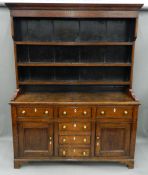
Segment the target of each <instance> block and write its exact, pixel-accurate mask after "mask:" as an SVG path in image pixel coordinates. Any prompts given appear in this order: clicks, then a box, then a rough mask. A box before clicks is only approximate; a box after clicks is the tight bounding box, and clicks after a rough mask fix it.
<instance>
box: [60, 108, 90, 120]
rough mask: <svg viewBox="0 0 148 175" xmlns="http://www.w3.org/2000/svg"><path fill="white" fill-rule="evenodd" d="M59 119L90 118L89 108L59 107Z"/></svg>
mask: <svg viewBox="0 0 148 175" xmlns="http://www.w3.org/2000/svg"><path fill="white" fill-rule="evenodd" d="M59 117H60V118H68V117H70V118H71V117H79V118H83V117H84V118H90V117H91V108H90V107H60V108H59Z"/></svg>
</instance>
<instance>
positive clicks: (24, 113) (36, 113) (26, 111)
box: [17, 106, 53, 118]
mask: <svg viewBox="0 0 148 175" xmlns="http://www.w3.org/2000/svg"><path fill="white" fill-rule="evenodd" d="M17 115H18V117H44V116H45V117H50V118H52V117H53V109H52V108H49V107H36V106H34V107H18V108H17Z"/></svg>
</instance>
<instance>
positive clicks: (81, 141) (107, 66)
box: [6, 3, 142, 168]
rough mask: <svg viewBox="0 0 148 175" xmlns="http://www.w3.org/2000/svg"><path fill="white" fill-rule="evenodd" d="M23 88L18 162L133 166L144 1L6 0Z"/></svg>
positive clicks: (16, 134)
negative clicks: (40, 0)
mask: <svg viewBox="0 0 148 175" xmlns="http://www.w3.org/2000/svg"><path fill="white" fill-rule="evenodd" d="M6 5H7V6H8V8H9V9H10V14H11V22H12V38H13V42H14V57H15V67H16V85H17V90H16V93H15V96H14V98H13V99H12V100H11V102H10V104H11V109H12V126H13V144H14V167H15V168H19V167H20V166H21V165H22V164H23V163H26V162H30V161H96V162H100V161H101V162H102V161H103V162H104V161H105V162H118V163H122V164H125V165H127V166H128V167H129V168H133V167H134V152H135V141H136V127H137V113H138V107H139V101H138V100H137V99H136V98H135V95H134V93H133V91H132V80H133V64H134V49H135V41H136V38H137V25H138V11H139V10H140V8H141V7H142V4H26V3H22V4H21V3H14V4H13V3H8V4H6Z"/></svg>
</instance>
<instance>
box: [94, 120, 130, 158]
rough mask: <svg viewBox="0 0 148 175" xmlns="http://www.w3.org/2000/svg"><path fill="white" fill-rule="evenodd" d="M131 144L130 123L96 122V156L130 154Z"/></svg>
mask: <svg viewBox="0 0 148 175" xmlns="http://www.w3.org/2000/svg"><path fill="white" fill-rule="evenodd" d="M129 146H130V124H126V123H125V124H120V123H114V124H113V123H97V124H96V143H95V147H96V149H95V154H96V156H107V157H108V156H115V157H116V156H128V155H129Z"/></svg>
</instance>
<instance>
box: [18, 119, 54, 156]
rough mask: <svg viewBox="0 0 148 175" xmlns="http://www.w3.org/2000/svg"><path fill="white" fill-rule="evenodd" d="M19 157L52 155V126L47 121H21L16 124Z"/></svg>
mask: <svg viewBox="0 0 148 175" xmlns="http://www.w3.org/2000/svg"><path fill="white" fill-rule="evenodd" d="M18 133H19V139H18V140H19V155H20V157H49V156H52V155H53V126H52V124H49V123H42V122H41V123H39V122H38V123H36V122H22V123H19V124H18Z"/></svg>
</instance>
